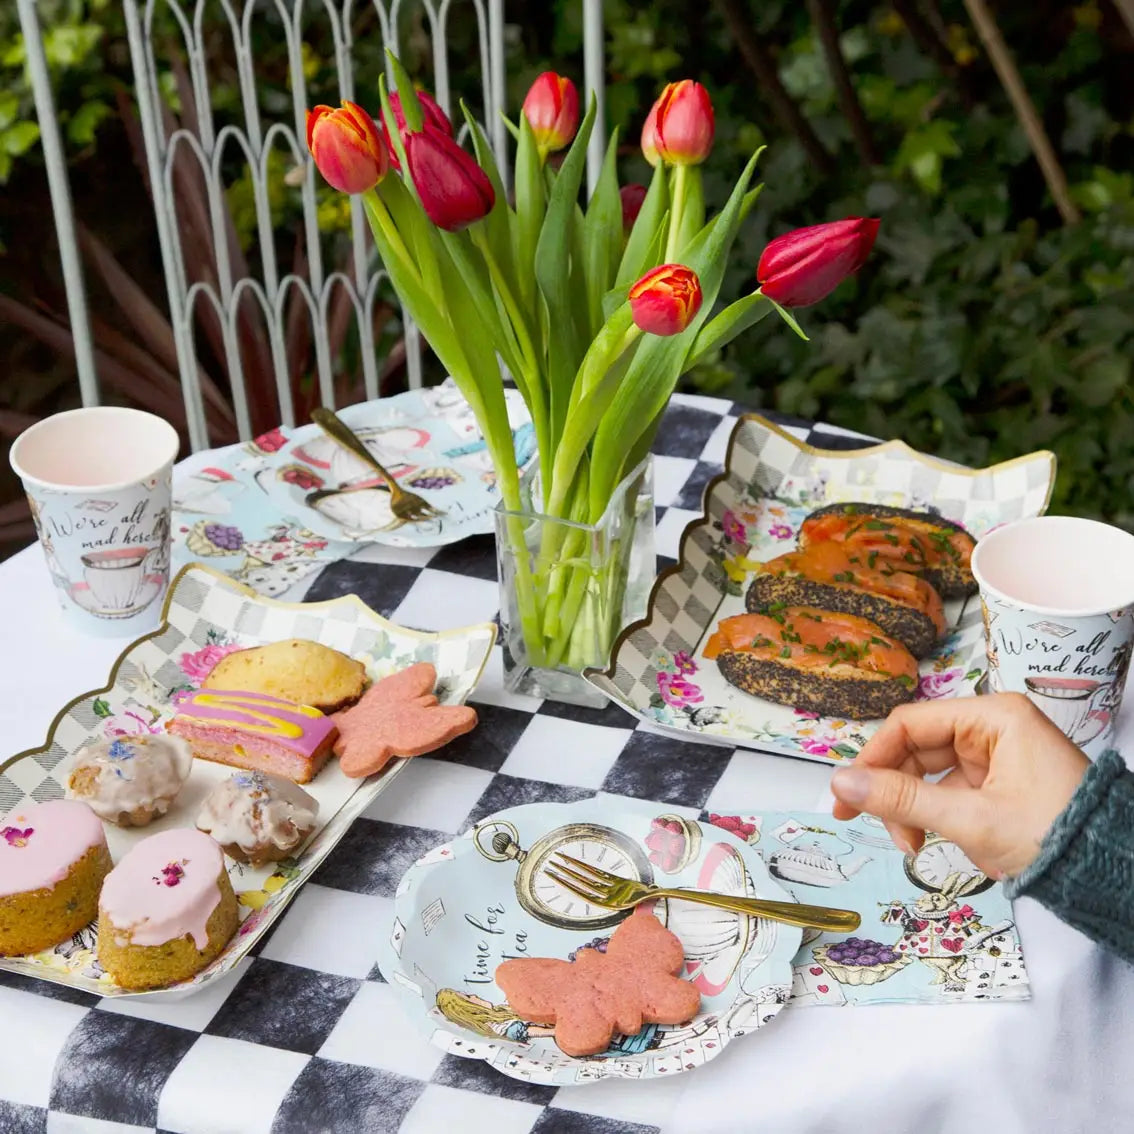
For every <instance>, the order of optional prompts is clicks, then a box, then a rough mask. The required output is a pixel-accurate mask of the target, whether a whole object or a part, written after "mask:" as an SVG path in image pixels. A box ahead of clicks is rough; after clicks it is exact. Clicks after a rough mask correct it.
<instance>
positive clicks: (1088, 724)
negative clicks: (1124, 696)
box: [1024, 677, 1114, 745]
mask: <svg viewBox="0 0 1134 1134" xmlns="http://www.w3.org/2000/svg"><path fill="white" fill-rule="evenodd" d="M1024 685H1025V687H1026V689H1027V697H1028V699H1029V700H1030V701H1031V702H1032V704H1034V705H1035V706H1036V707H1037V708H1038V709H1040V710H1041V711H1042V712H1043V713H1044V714H1045V715H1046V716H1047V717H1048V718H1049V719H1050V720H1051V721H1052V722H1053V723H1054V724H1056V725H1058V727H1059V730H1060V731H1061V732H1062V733H1064V734H1065V735H1066V736H1068V737H1069V738H1070V739H1071V740H1073V741H1074V742H1075V743H1076V744H1078V745H1084V744H1087V743H1089V742H1090V741H1092V740H1094V738H1095V737H1096V736H1098V735H1099V733H1101V732H1102V731H1103V729H1105V728H1106V726H1107V725H1108V724H1109V723H1110V716H1111V713H1112V711H1113V709H1114V685H1113V684H1112V683H1111V682H1109V681H1108V682H1101V681H1091V680H1089V679H1088V678H1083V677H1025V678H1024Z"/></svg>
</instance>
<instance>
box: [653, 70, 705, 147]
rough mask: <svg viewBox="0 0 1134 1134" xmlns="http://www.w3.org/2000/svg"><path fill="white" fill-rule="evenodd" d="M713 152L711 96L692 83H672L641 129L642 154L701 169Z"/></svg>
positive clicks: (687, 80) (697, 84)
mask: <svg viewBox="0 0 1134 1134" xmlns="http://www.w3.org/2000/svg"><path fill="white" fill-rule="evenodd" d="M712 148H713V104H712V101H711V100H710V99H709V92H708V91H707V90H705V88H704V87H703V86H701V84H700V83H695V82H693V80H692V79H682V80H681V81H680V82H678V83H670V84H669V85H668V86H667V87H666V88H665V90H664V91H662V93H661V95H660V97H659V98H658V100H657V102H655V103H654V105H653V108H652V109H651V110H650V115H649V117H648V118H647V119H646V125H645V126H644V127H643V128H642V153H644V154H645V155H646V160H647V161H648V162H649V163H650V164H651V165H657V161H655V160H652V159H651V156H650V155H651V152H653V153H656V155H657V157H658V158H660V159H661V160H662V161H664V162H666V163H667V164H668V165H700V164H701V162H703V161H704V160H705V158H707V157H708V156H709V151H710V150H711V149H712Z"/></svg>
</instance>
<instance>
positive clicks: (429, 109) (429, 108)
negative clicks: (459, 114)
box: [382, 91, 453, 169]
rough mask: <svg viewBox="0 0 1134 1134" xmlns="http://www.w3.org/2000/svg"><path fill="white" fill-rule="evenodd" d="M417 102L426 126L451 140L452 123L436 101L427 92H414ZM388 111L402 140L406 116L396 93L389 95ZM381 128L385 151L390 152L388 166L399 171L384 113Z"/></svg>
mask: <svg viewBox="0 0 1134 1134" xmlns="http://www.w3.org/2000/svg"><path fill="white" fill-rule="evenodd" d="M414 93H415V94H416V95H417V101H418V102H419V103H421V114H422V118H423V120H424V124H425V125H426V126H433V127H435V128H436V129H438V130H440V131H441V132H442V133H443V134H448V135H449V137H450V138H451V137H452V136H453V123H452V122H450V121H449V116H448V115H447V114H446V113H445V112H444V111H443V110H442V109H441V107H440V106H439V105H438V103H437V100H436V99H435V98H434V97H433V96H432V95H431V94H430V93H429V92H428V91H415V92H414ZM390 109H391V110H392V111H393V113H394V122H395V124H396V125H397V129H398V136H399V137H401V138H402V139H404V138H405V135H406V116H405V114H404V112H403V111H402V99H401V96H400V95H399V94H398V92H397V91H394V92H393V93H392V94H391V95H390ZM382 128H383V130H384V131H385V134H386V140H387V149H389V151H390V164H391V165H392V166H393V167H394V168H395V169H401V168H402V167H401V163H400V162H399V161H398V153H397V150H395V149H394V146H393V144H392V143H391V142H390V141H389V139H390V138H391V137H392V134H391V132H390V123H389V121H388V120H387V118H386V112H385V111H383V112H382Z"/></svg>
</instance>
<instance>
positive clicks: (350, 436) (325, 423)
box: [311, 406, 445, 526]
mask: <svg viewBox="0 0 1134 1134" xmlns="http://www.w3.org/2000/svg"><path fill="white" fill-rule="evenodd" d="M311 420H312V421H313V422H314V423H315V424H316V425H317V426H318V427H319V428H320V429H321V430H322V431H323V432H324V433H325V434H326V435H327V436H328V437H330V439H331V440H332V441H334V442H335V443H336V444H339V445H341V446H342V447H343V448H344V449H346V450H348V451H349V452H351V453H353V454H354V455H355V456H356V457H358V459H359V460H360V461H365V462H366V463H367V464H368V465H369V466H370V467H371V468H372V469H373V470H374V471H375V472H376V473H377V474H378V475H379V476H380V477H381V478H382V480H383V481H384V482H385V484H386V487H387V488H388V489H389V490H390V511H391V512H393V513H394V516H395V519H396V520H397V526H400V525H401V524H417V523H420V522H421V521H422V520H434V519H436V518H437V517H438V516H443V515H445V513H444V512H440V511H438V510H437V509H436V508H434V507H433V505H432V504H430V503H429V501H428V500H425V499H424V498H423V497H421V496H418V495H417V493H416V492H407V491H406V490H405V489H404V488H403V487H402V486H401V485H400V484H398V482H397V481H396V480H395V479H394V478H393V476H392V475H391V474H390V473H389V472H387V470H386V469H384V468H383V467H382V465H381V464H380V463H379V461H378V460H377V458H376V457H375V456H374V454H373V453H372V452H371V451H370V450H369V449H368V448H367V447H366V446H365V445H364V444H363V443H362V440H361V439H360V438H359V437H358V435H357V434H356V433H355V432H354V430H353V429H351V427H350V426H349V425H347V424H346V422H345V421H343V419H342V418H341V417H339V415H338V414H337V413H335V411H334V410H329V409H327V408H325V407H323V406H320V407H319V408H318V409H314V410H312V411H311ZM391 526H395V525H391Z"/></svg>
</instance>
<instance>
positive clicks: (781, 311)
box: [764, 295, 811, 343]
mask: <svg viewBox="0 0 1134 1134" xmlns="http://www.w3.org/2000/svg"><path fill="white" fill-rule="evenodd" d="M764 298H765V299H768V297H767V296H766V295H765V296H764ZM768 302H769V303H770V304H771V305H772V306H773V307H774V308H775V309H776V314H777V315H779V317H780V318H781V319H782V320H783V321H784V322H785V323H786V324H787V325H788V326H789V327H790V328H791V329H792V330H793V331H794V332H795V333H796V334H797V335H798V336H799V337H800V338H801V339H803V341H804V342H805V343H806V342H810V341H811V340H810V339H808V337H807V334H806V333H805V332H804V330H803V328H802V327H801V326H800V325H799V324H798V323H797V322H796V321H795V316H794V315H793V314H792V313H791V312H790V311H789V310H788V309H787V308H786V307H781V306H780V305H779V304H778V303H777V302H776V301H775V300H774V299H768Z"/></svg>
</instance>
